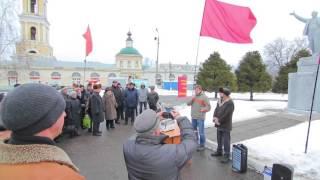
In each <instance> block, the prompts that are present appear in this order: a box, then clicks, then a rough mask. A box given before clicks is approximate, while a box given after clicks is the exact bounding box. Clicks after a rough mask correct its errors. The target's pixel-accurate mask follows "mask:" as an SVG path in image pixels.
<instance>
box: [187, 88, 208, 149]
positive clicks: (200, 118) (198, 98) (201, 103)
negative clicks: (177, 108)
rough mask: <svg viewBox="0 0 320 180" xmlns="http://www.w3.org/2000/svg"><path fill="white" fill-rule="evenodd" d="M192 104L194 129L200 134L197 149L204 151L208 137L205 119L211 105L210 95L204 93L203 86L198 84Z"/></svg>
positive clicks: (190, 103)
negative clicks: (206, 135) (205, 130)
mask: <svg viewBox="0 0 320 180" xmlns="http://www.w3.org/2000/svg"><path fill="white" fill-rule="evenodd" d="M188 105H189V106H191V118H192V126H193V129H194V131H195V132H196V134H197V137H198V136H199V137H200V138H199V146H198V148H197V151H203V150H204V149H205V143H206V137H205V132H204V121H205V118H206V113H207V112H209V111H210V109H211V105H210V102H209V99H208V97H207V96H206V95H205V94H204V92H203V90H202V87H201V86H200V85H196V88H195V96H193V97H192V99H191V100H190V101H189V102H188Z"/></svg>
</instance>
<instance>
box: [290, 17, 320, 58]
mask: <svg viewBox="0 0 320 180" xmlns="http://www.w3.org/2000/svg"><path fill="white" fill-rule="evenodd" d="M290 15H293V16H294V17H295V18H296V19H298V20H299V21H301V22H304V23H305V24H306V26H305V27H304V30H303V35H306V36H308V40H309V48H310V49H311V51H312V54H319V53H320V18H318V13H317V12H316V11H313V12H312V13H311V19H307V18H303V17H301V16H299V15H297V14H296V13H295V12H292V13H290Z"/></svg>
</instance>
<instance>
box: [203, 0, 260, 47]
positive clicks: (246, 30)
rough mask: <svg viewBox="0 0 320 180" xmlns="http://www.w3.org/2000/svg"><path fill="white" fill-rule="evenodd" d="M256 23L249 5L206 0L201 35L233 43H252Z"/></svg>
mask: <svg viewBox="0 0 320 180" xmlns="http://www.w3.org/2000/svg"><path fill="white" fill-rule="evenodd" d="M256 23H257V21H256V18H255V16H254V14H253V13H252V12H251V9H250V8H248V7H242V6H237V5H233V4H228V3H224V2H219V1H217V0H206V3H205V7H204V12H203V18H202V25H201V32H200V36H209V37H213V38H217V39H220V40H223V41H227V42H232V43H252V39H251V37H250V32H251V30H252V29H253V28H254V26H255V25H256Z"/></svg>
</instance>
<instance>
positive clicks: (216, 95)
mask: <svg viewBox="0 0 320 180" xmlns="http://www.w3.org/2000/svg"><path fill="white" fill-rule="evenodd" d="M214 98H215V99H217V98H218V91H214Z"/></svg>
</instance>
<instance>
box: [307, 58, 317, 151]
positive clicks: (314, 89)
mask: <svg viewBox="0 0 320 180" xmlns="http://www.w3.org/2000/svg"><path fill="white" fill-rule="evenodd" d="M319 66H320V56H319V59H318V67H317V73H316V80H315V82H314V88H313V95H312V101H311V110H310V116H309V125H308V133H307V140H306V147H305V150H304V153H305V154H307V152H308V143H309V134H310V125H311V117H312V111H313V103H314V96H315V94H316V89H317V81H318V74H319Z"/></svg>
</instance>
